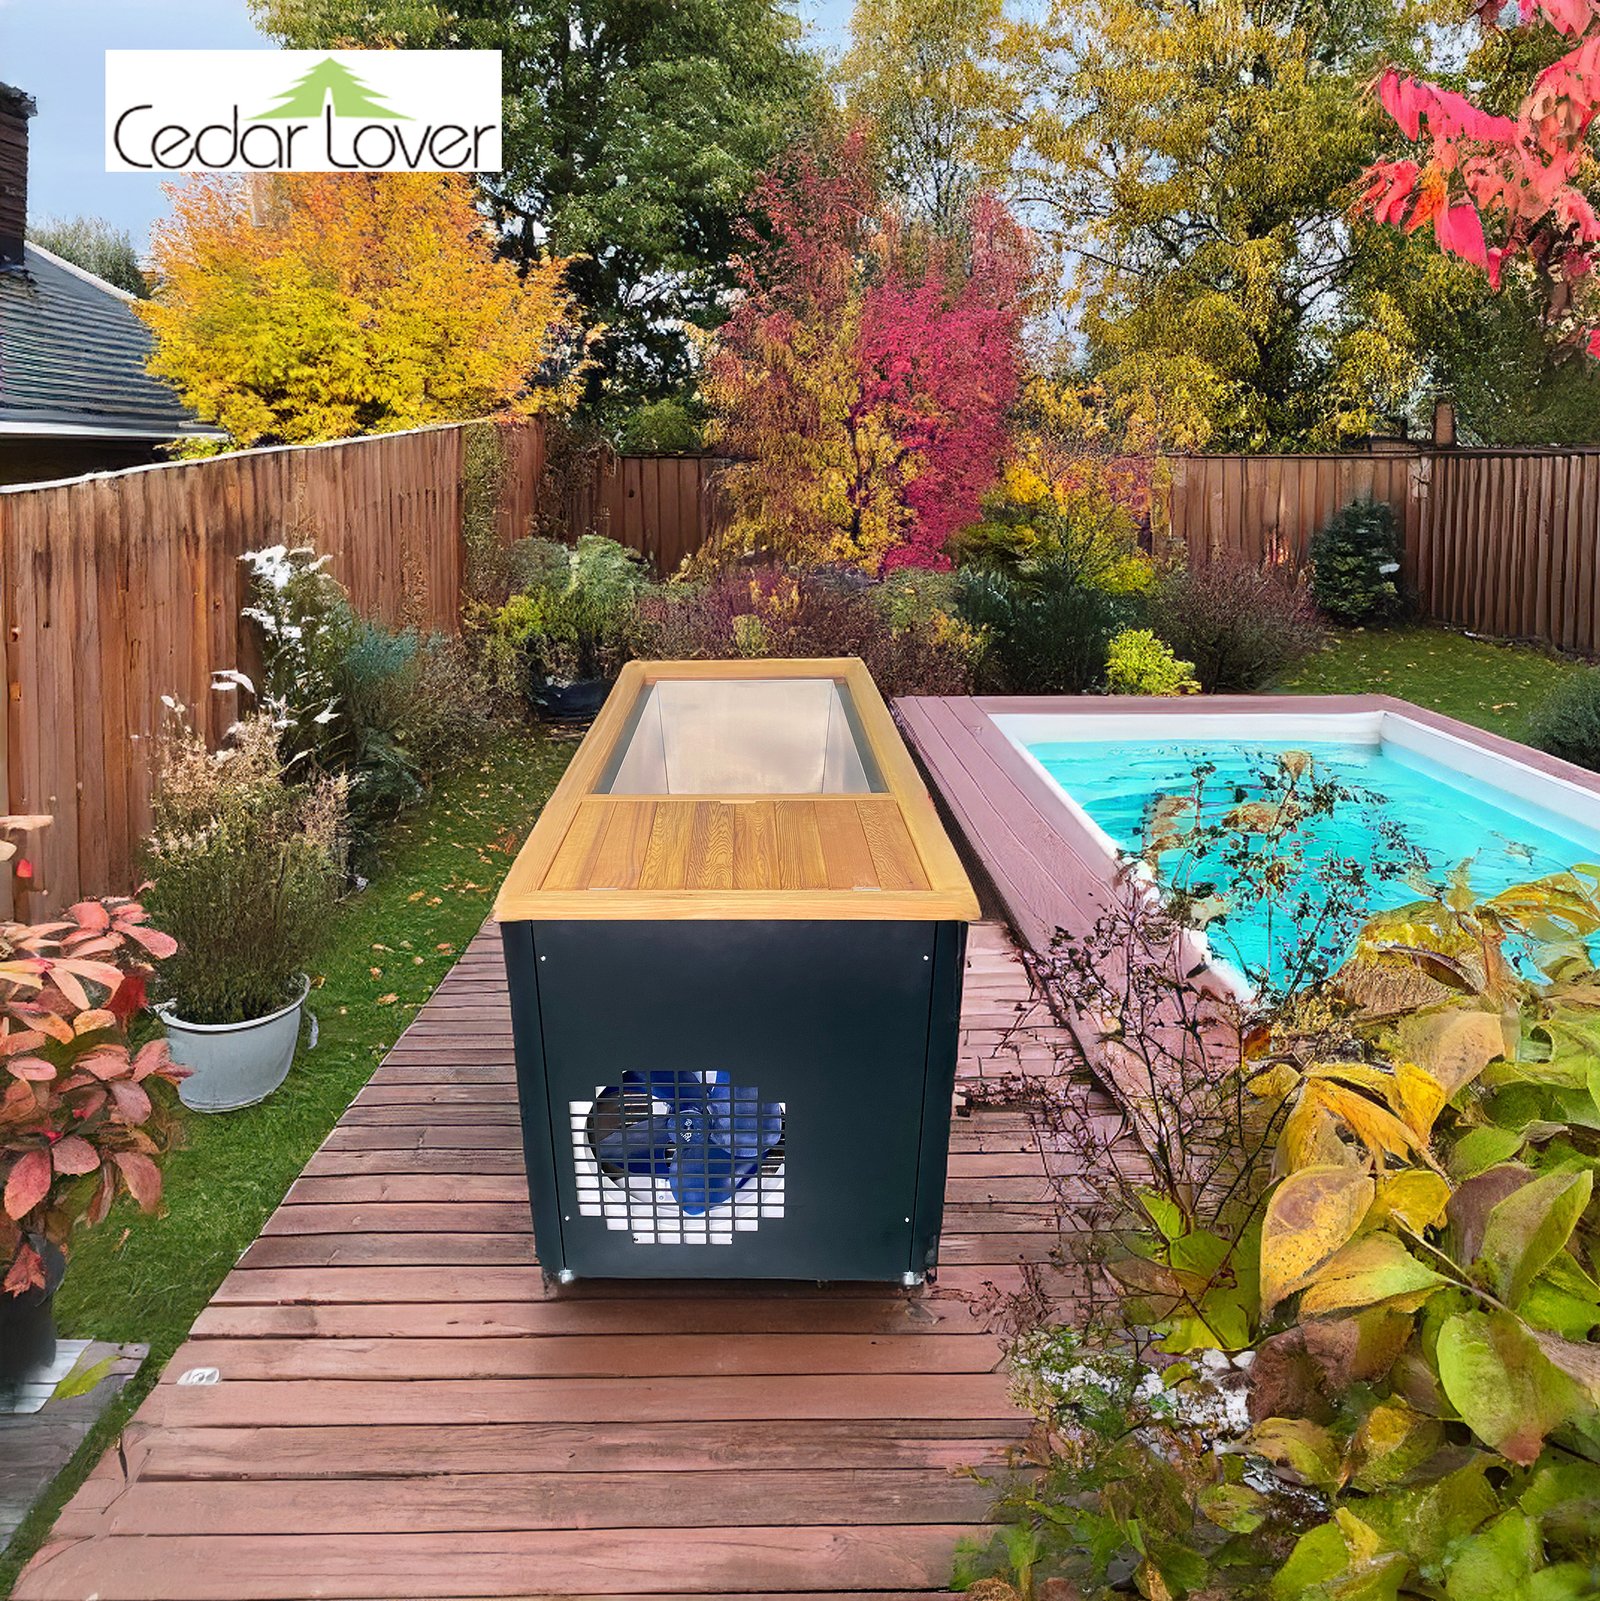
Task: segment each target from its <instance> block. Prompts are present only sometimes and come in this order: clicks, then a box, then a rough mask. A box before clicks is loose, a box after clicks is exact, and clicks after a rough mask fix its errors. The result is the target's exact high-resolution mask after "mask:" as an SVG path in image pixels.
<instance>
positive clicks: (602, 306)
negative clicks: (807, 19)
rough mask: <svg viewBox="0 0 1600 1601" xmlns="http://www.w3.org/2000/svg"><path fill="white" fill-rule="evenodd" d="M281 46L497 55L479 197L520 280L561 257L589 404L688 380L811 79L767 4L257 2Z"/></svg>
mask: <svg viewBox="0 0 1600 1601" xmlns="http://www.w3.org/2000/svg"><path fill="white" fill-rule="evenodd" d="M250 4H251V10H252V12H253V14H254V15H255V17H256V18H257V20H258V21H259V22H260V24H261V25H262V27H263V28H264V29H266V31H268V32H269V33H271V34H273V35H274V36H275V37H277V38H278V39H281V40H282V41H283V42H284V43H285V44H286V45H290V46H294V47H297V48H314V49H325V48H330V47H334V46H338V45H357V46H360V45H366V46H375V47H404V48H412V49H464V48H481V49H492V50H499V51H500V52H501V60H502V69H503V73H504V84H505V95H504V102H503V104H504V114H505V134H504V158H505V166H504V170H503V171H501V172H498V173H485V174H483V175H482V178H481V180H480V181H481V184H482V188H483V193H484V195H485V197H486V199H487V201H488V202H489V204H490V207H491V209H492V211H493V214H494V216H495V218H496V221H497V222H498V223H499V225H500V228H501V233H502V238H501V249H502V250H503V251H504V252H505V253H506V254H508V255H509V256H510V257H511V258H512V259H513V260H515V261H516V262H517V263H518V264H519V265H520V266H522V267H530V266H534V265H537V264H538V263H540V262H542V261H544V260H545V259H546V257H547V256H548V255H549V254H551V253H554V254H555V255H557V256H561V257H564V258H567V259H568V261H569V266H568V271H567V283H568V286H569V287H570V289H571V291H572V293H573V296H574V298H575V300H576V301H577V303H578V305H579V306H580V307H581V308H582V311H583V314H584V320H585V322H586V324H587V325H588V326H590V327H591V328H599V329H602V330H603V333H602V335H601V337H600V338H599V340H598V341H597V342H596V344H595V345H594V347H593V351H592V354H593V356H594V366H593V368H592V369H591V371H590V374H589V379H588V386H587V395H588V399H589V400H590V401H591V402H597V401H599V400H600V399H601V398H602V396H603V395H604V394H606V393H611V394H613V395H617V396H620V397H622V398H623V399H640V398H644V399H649V398H651V397H654V396H658V395H662V394H667V393H670V392H672V391H673V390H675V389H677V388H678V387H680V386H681V385H682V384H683V383H684V382H685V380H686V379H687V378H688V376H689V375H690V372H691V369H692V364H693V363H692V354H691V352H692V345H693V337H694V334H693V331H694V329H696V328H708V327H711V326H713V325H714V324H715V323H716V321H717V320H718V318H719V316H720V311H721V304H722V299H723V297H724V296H725V294H726V292H727V290H728V289H729V288H730V287H731V286H732V276H731V270H730V267H729V258H730V256H731V254H732V252H733V249H734V245H735V234H734V226H735V223H736V220H737V218H738V217H739V215H740V213H741V210H742V207H743V203H744V198H745V196H746V195H747V194H748V193H749V190H750V186H751V184H752V183H753V181H754V179H755V175H756V173H757V172H759V171H760V170H761V169H762V168H763V167H764V166H765V165H766V164H767V163H768V162H769V161H770V160H771V159H772V158H773V156H774V155H775V154H776V153H777V152H778V151H779V150H780V149H782V148H783V147H784V146H785V145H787V144H788V143H789V142H790V141H791V140H792V139H793V138H794V136H795V134H796V132H797V131H798V129H799V127H800V126H801V125H802V123H803V121H804V120H805V118H806V116H807V108H808V105H809V101H810V98H811V96H812V95H813V94H814V92H815V90H816V86H817V82H818V74H817V70H816V66H815V63H814V61H813V59H812V58H811V57H810V56H809V55H807V54H806V52H804V51H803V50H802V49H801V48H800V45H799V28H798V24H797V22H796V21H795V19H794V18H793V16H792V15H791V14H790V12H789V10H788V9H787V8H786V7H785V6H784V5H783V4H781V3H780V0H450V3H448V4H446V3H444V0H250Z"/></svg>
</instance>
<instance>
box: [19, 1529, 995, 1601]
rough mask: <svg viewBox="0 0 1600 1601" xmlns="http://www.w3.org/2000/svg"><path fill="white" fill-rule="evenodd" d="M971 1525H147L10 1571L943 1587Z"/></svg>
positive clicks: (632, 1591) (637, 1585) (484, 1582)
mask: <svg viewBox="0 0 1600 1601" xmlns="http://www.w3.org/2000/svg"><path fill="white" fill-rule="evenodd" d="M972 1532H973V1531H972V1528H971V1526H970V1525H962V1524H954V1525H943V1524H931V1525H927V1526H925V1527H918V1528H911V1529H903V1528H892V1527H891V1528H880V1527H866V1528H859V1529H838V1528H823V1529H789V1528H780V1529H648V1530H642V1531H635V1530H629V1529H619V1530H614V1531H611V1532H609V1533H608V1534H607V1536H606V1538H605V1539H603V1540H597V1539H595V1537H594V1536H593V1534H591V1533H588V1532H587V1531H582V1530H579V1531H551V1532H537V1533H533V1532H506V1533H496V1534H489V1535H462V1534H415V1533H398V1534H387V1535H383V1536H381V1537H379V1538H375V1539H371V1540H352V1539H350V1538H349V1537H347V1536H344V1535H318V1536H304V1535H301V1534H299V1533H298V1532H296V1531H285V1532H284V1533H283V1534H281V1535H277V1536H261V1535H256V1536H227V1535H191V1536H154V1537H150V1538H143V1537H134V1538H130V1539H113V1540H108V1541H105V1542H94V1541H90V1542H52V1543H50V1544H49V1545H47V1546H45V1547H44V1549H43V1550H42V1551H41V1552H40V1553H39V1555H38V1556H37V1557H36V1558H35V1559H34V1562H33V1563H32V1564H31V1565H30V1567H29V1570H28V1571H27V1572H26V1573H25V1574H24V1575H23V1577H22V1579H21V1580H20V1581H19V1584H18V1587H17V1589H16V1590H15V1592H14V1594H15V1596H16V1598H17V1601H55V1598H66V1597H70V1598H71V1601H82V1597H83V1596H84V1595H86V1594H89V1593H90V1592H91V1591H92V1592H93V1593H94V1594H95V1595H96V1596H97V1598H98V1601H142V1598H145V1597H148V1596H150V1595H152V1594H156V1593H159V1594H160V1595H162V1596H164V1597H168V1598H170V1601H217V1586H216V1577H217V1575H218V1574H227V1575H228V1576H229V1580H230V1583H229V1594H230V1595H231V1596H232V1597H235V1598H237V1601H281V1598H282V1597H284V1596H287V1595H317V1596H322V1597H327V1598H330V1601H364V1598H368V1597H377V1596H382V1597H386V1598H388V1601H408V1598H411V1597H424V1596H425V1597H439V1596H442V1595H446V1594H456V1595H468V1596H492V1595H502V1596H506V1595H516V1594H519V1593H520V1594H522V1595H527V1594H528V1593H530V1588H531V1587H530V1586H529V1585H528V1584H527V1582H526V1581H527V1580H529V1579H534V1580H535V1581H536V1584H537V1587H538V1589H539V1591H540V1592H542V1593H546V1594H559V1595H565V1596H576V1595H578V1594H591V1595H640V1594H651V1593H655V1592H658V1591H659V1590H660V1588H661V1580H662V1578H663V1576H664V1575H670V1576H671V1578H672V1579H673V1581H674V1584H675V1590H674V1593H676V1594H714V1595H726V1594H727V1593H728V1592H730V1591H732V1590H735V1589H743V1590H752V1589H753V1590H758V1591H766V1592H772V1591H778V1590H791V1591H805V1590H808V1589H809V1590H813V1591H815V1590H821V1589H825V1588H826V1587H827V1586H828V1585H830V1584H836V1583H837V1579H838V1576H839V1575H840V1574H842V1573H848V1574H849V1575H850V1577H851V1579H852V1581H853V1582H854V1583H856V1584H857V1585H859V1586H860V1587H861V1588H862V1589H870V1590H889V1589H908V1588H909V1589H921V1588H927V1589H941V1588H942V1587H943V1586H944V1585H945V1584H947V1583H948V1581H949V1577H950V1564H951V1559H952V1556H953V1554H954V1550H955V1546H956V1543H957V1541H959V1540H960V1539H962V1538H963V1537H964V1536H966V1535H968V1534H970V1533H972Z"/></svg>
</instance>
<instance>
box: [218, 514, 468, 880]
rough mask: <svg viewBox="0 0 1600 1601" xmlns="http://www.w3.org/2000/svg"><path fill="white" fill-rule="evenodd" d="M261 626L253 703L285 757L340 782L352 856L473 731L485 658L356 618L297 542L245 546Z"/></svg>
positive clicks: (459, 751) (461, 750)
mask: <svg viewBox="0 0 1600 1601" xmlns="http://www.w3.org/2000/svg"><path fill="white" fill-rule="evenodd" d="M246 560H247V561H248V562H249V563H250V565H251V568H252V570H253V572H254V574H255V580H256V582H255V590H254V594H253V597H252V600H253V604H252V605H251V606H250V607H248V608H247V609H246V612H245V615H246V616H248V617H250V618H252V619H253V620H254V621H255V622H256V623H257V625H258V626H259V628H260V630H261V655H262V673H261V681H260V684H259V686H250V685H248V681H247V680H244V679H242V678H241V677H240V676H239V675H236V674H235V675H225V676H227V677H231V678H232V679H234V681H236V682H238V683H240V684H241V686H248V687H251V688H255V689H256V690H257V698H258V701H259V704H260V705H261V706H262V707H264V708H265V709H266V710H267V712H268V713H269V714H270V715H271V716H272V718H273V720H274V722H275V723H276V724H277V727H278V744H279V749H280V752H281V754H282V756H283V758H284V760H285V761H292V760H300V761H304V762H306V763H308V764H309V765H310V767H311V768H313V769H314V770H315V771H317V772H320V773H326V774H332V773H342V774H344V775H345V776H346V777H347V778H348V779H349V794H348V829H349V836H350V841H351V850H352V855H353V857H354V858H355V859H356V860H357V861H358V862H361V863H364V862H365V860H366V858H367V857H368V855H369V854H370V852H371V851H372V849H373V848H374V846H375V844H376V842H377V839H378V836H379V834H380V833H381V831H382V829H383V827H384V826H385V825H386V824H387V823H389V822H391V821H392V820H393V819H394V818H395V817H396V816H397V815H398V814H399V813H400V812H401V811H403V810H404V809H405V808H406V807H407V806H410V805H412V804H413V803H415V802H416V801H418V800H420V799H421V798H422V795H423V793H424V791H425V789H426V788H427V784H428V782H429V780H430V779H431V777H432V776H433V775H434V774H435V773H436V772H437V771H438V770H439V768H440V767H441V766H443V765H444V764H445V763H447V762H449V761H452V760H454V759H455V758H456V757H458V756H460V755H463V754H465V752H466V751H467V750H469V749H470V748H471V747H472V745H473V744H474V743H475V742H476V741H477V740H478V739H479V738H481V737H482V734H483V732H484V730H485V728H486V727H487V726H488V722H489V718H490V715H491V711H492V706H491V697H490V693H489V689H490V686H489V684H488V682H487V677H486V670H485V668H484V666H483V665H482V664H480V663H477V662H476V661H475V660H474V659H473V656H472V653H471V652H470V650H469V649H468V648H467V647H466V646H464V645H463V644H462V643H461V642H459V641H457V640H453V639H450V638H448V637H447V636H445V635H442V634H433V635H424V634H421V633H419V632H418V631H417V630H416V629H414V628H406V629H398V630H397V629H391V628H389V627H387V626H385V625H384V624H382V623H379V622H375V621H373V620H371V619H368V618H362V617H359V616H358V615H357V614H356V612H355V610H354V608H353V607H352V606H351V605H350V602H349V600H348V598H347V597H346V595H345V593H344V590H343V589H342V588H341V587H340V585H339V584H338V583H337V582H335V580H334V579H333V578H332V576H331V575H330V574H329V573H328V572H327V571H326V570H325V567H324V560H325V558H321V557H318V556H316V555H315V554H314V553H313V552H312V551H311V549H310V548H309V547H308V546H301V547H296V548H294V549H286V548H285V547H283V546H277V547H274V548H273V549H270V550H263V551H254V552H252V553H251V554H250V555H249V556H248V557H246Z"/></svg>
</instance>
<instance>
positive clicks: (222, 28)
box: [0, 0, 850, 251]
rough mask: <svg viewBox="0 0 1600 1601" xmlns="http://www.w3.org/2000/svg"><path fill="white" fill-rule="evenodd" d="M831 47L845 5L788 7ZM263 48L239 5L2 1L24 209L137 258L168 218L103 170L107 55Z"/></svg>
mask: <svg viewBox="0 0 1600 1601" xmlns="http://www.w3.org/2000/svg"><path fill="white" fill-rule="evenodd" d="M792 3H793V4H794V5H795V7H796V9H797V10H798V11H799V13H800V15H801V17H802V18H803V19H804V20H805V21H806V23H807V25H808V26H809V28H810V30H811V34H812V37H813V39H814V40H815V41H816V42H817V43H818V44H819V45H822V46H824V47H827V48H833V47H836V46H837V45H838V44H839V42H841V41H842V39H843V37H844V31H845V22H846V19H847V18H848V17H849V14H850V0H792ZM251 47H261V48H267V47H268V45H267V41H266V40H265V39H263V38H262V37H261V35H260V34H258V33H257V32H256V31H255V29H254V28H253V27H252V26H251V24H250V19H249V13H248V9H247V7H246V5H245V0H0V78H3V79H4V81H5V82H7V83H10V84H14V85H15V86H16V87H17V88H19V89H23V90H26V91H27V92H28V93H29V94H31V95H32V96H33V97H34V98H35V99H36V100H37V101H38V103H39V114H38V116H36V117H35V118H34V119H33V123H32V125H31V129H30V133H31V139H32V162H31V168H30V172H29V182H28V191H29V192H28V210H29V213H30V215H31V216H32V217H33V218H34V219H35V220H36V221H37V220H39V219H42V218H44V217H70V216H76V215H78V214H80V213H83V214H88V215H94V216H101V217H106V218H109V219H110V220H111V221H112V222H114V223H115V224H116V225H117V226H118V227H119V228H126V229H127V230H128V232H129V233H131V234H132V235H133V241H134V244H135V246H136V247H137V248H138V249H139V250H140V251H143V250H144V249H145V248H146V245H147V243H148V238H149V231H150V224H151V223H152V222H153V221H154V220H155V218H156V217H158V216H159V215H161V213H162V212H163V211H164V210H165V199H164V197H163V195H162V193H161V180H160V179H158V178H155V177H147V176H145V175H144V174H142V173H121V172H119V173H108V172H107V171H106V170H105V61H104V55H103V52H104V51H106V50H136V49H147V50H156V49H184V48H187V49H191V50H229V49H232V50H238V49H249V48H251Z"/></svg>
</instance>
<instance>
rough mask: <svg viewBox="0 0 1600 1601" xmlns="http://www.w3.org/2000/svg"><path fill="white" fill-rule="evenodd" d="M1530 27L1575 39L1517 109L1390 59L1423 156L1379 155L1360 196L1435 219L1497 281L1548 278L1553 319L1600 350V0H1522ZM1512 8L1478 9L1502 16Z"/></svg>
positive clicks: (1407, 127) (1388, 209) (1488, 19)
mask: <svg viewBox="0 0 1600 1601" xmlns="http://www.w3.org/2000/svg"><path fill="white" fill-rule="evenodd" d="M1517 6H1518V14H1519V23H1520V25H1521V26H1522V27H1536V26H1537V27H1550V28H1554V29H1556V30H1557V31H1558V32H1559V33H1560V34H1561V35H1563V36H1565V38H1567V39H1568V40H1570V41H1572V43H1571V47H1570V48H1569V49H1567V50H1566V51H1565V53H1564V54H1562V55H1561V57H1560V58H1559V59H1558V60H1556V61H1554V62H1552V63H1551V65H1550V66H1548V67H1546V68H1545V69H1544V70H1543V71H1542V72H1540V73H1539V74H1538V76H1537V77H1536V78H1535V79H1534V80H1533V84H1532V86H1531V87H1530V89H1529V91H1528V93H1527V94H1526V96H1525V97H1524V98H1523V100H1522V103H1521V105H1520V106H1519V108H1518V110H1517V114H1516V115H1515V116H1514V117H1508V116H1499V115H1496V114H1493V113H1491V112H1488V111H1485V110H1483V109H1482V108H1481V107H1479V106H1477V105H1475V104H1474V103H1473V102H1472V101H1471V100H1469V99H1467V98H1466V96H1464V95H1461V94H1457V93H1456V92H1454V91H1453V90H1449V89H1443V88H1441V87H1439V86H1438V85H1437V84H1432V83H1427V82H1424V81H1422V80H1420V79H1417V78H1410V77H1405V76H1403V75H1401V74H1400V73H1398V72H1395V71H1393V70H1392V69H1391V70H1390V71H1388V72H1386V73H1385V74H1384V75H1383V77H1382V78H1381V79H1380V80H1379V83H1378V95H1379V98H1380V100H1381V101H1382V103H1383V106H1384V109H1385V110H1387V111H1388V113H1389V114H1390V116H1392V117H1393V118H1394V120H1395V121H1396V123H1398V124H1399V126H1400V128H1401V130H1402V131H1403V132H1404V133H1405V135H1406V137H1407V138H1408V139H1411V140H1413V141H1415V142H1417V143H1419V144H1420V145H1421V146H1422V148H1421V150H1419V152H1418V154H1419V156H1420V157H1421V159H1420V160H1412V159H1409V158H1407V159H1402V160H1396V161H1381V162H1378V163H1377V164H1376V165H1375V166H1373V167H1372V168H1371V169H1370V171H1369V172H1368V173H1367V180H1368V183H1367V188H1366V191H1365V193H1364V194H1363V195H1362V197H1361V201H1360V205H1361V206H1362V207H1363V208H1365V209H1366V210H1368V211H1370V212H1371V213H1372V214H1373V215H1374V216H1375V217H1376V218H1377V219H1378V221H1380V222H1385V223H1392V224H1397V225H1400V226H1403V227H1404V228H1406V229H1407V230H1408V231H1412V230H1415V229H1419V228H1423V227H1427V226H1429V225H1431V226H1432V228H1433V232H1434V237H1435V238H1436V239H1437V241H1438V243H1439V246H1440V248H1441V249H1443V250H1445V251H1448V252H1449V253H1450V254H1451V255H1455V256H1459V257H1461V258H1462V259H1463V260H1466V261H1470V262H1472V263H1474V264H1475V265H1477V266H1479V267H1481V268H1483V270H1484V271H1485V272H1486V273H1487V274H1488V275H1489V279H1490V282H1491V283H1492V284H1494V285H1495V287H1496V288H1498V287H1499V284H1500V281H1501V277H1502V274H1503V273H1504V272H1505V270H1506V268H1507V267H1508V266H1509V265H1512V264H1514V263H1521V264H1523V265H1524V266H1525V267H1526V268H1527V269H1528V270H1529V271H1530V272H1532V273H1533V274H1535V275H1536V276H1537V278H1538V279H1539V281H1540V286H1541V289H1542V291H1543V293H1544V296H1545V298H1546V299H1547V301H1548V304H1549V309H1550V315H1551V319H1552V321H1553V322H1554V323H1555V324H1556V326H1557V327H1558V328H1560V330H1561V332H1562V334H1563V336H1564V337H1565V338H1566V339H1568V340H1570V341H1579V340H1583V341H1586V343H1587V348H1588V350H1589V353H1590V354H1591V355H1595V356H1600V327H1596V326H1595V323H1596V321H1597V320H1600V313H1597V312H1596V310H1595V308H1594V303H1593V296H1592V292H1591V291H1590V290H1589V280H1590V274H1591V272H1592V270H1593V268H1594V266H1595V250H1596V247H1597V245H1600V217H1597V215H1596V213H1595V209H1594V206H1593V204H1592V203H1591V201H1590V199H1589V197H1588V195H1587V194H1586V193H1585V191H1584V187H1583V185H1584V184H1585V183H1586V182H1588V181H1589V180H1590V173H1589V171H1588V170H1587V168H1588V166H1589V161H1590V158H1589V153H1588V134H1589V126H1590V124H1591V123H1592V122H1593V120H1594V117H1595V113H1596V111H1597V110H1600V21H1597V15H1600V14H1597V9H1596V4H1595V0H1517ZM1503 9H1504V7H1503V6H1502V5H1501V4H1499V3H1498V0H1486V3H1485V4H1484V5H1483V6H1482V7H1481V8H1480V10H1479V16H1480V19H1481V20H1482V21H1483V23H1484V25H1485V26H1486V27H1490V28H1493V27H1496V26H1498V22H1499V17H1500V15H1501V13H1502V11H1503Z"/></svg>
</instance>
